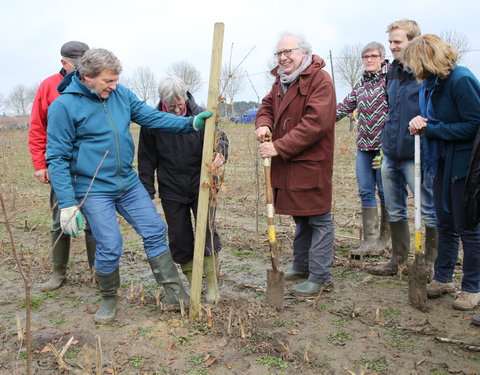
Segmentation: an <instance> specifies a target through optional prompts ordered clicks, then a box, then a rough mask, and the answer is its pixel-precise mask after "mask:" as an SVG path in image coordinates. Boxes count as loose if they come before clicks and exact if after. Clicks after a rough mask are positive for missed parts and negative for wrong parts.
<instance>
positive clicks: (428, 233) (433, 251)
mask: <svg viewBox="0 0 480 375" xmlns="http://www.w3.org/2000/svg"><path fill="white" fill-rule="evenodd" d="M437 254H438V231H437V228H436V227H426V228H425V271H426V272H427V283H430V282H431V281H432V279H433V273H434V270H433V266H434V264H435V260H436V259H437Z"/></svg>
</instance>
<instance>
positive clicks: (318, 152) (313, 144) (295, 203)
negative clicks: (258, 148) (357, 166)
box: [255, 55, 336, 216]
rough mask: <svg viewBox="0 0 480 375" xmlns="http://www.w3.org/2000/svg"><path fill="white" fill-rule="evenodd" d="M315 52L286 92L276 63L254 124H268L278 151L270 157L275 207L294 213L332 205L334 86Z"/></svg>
mask: <svg viewBox="0 0 480 375" xmlns="http://www.w3.org/2000/svg"><path fill="white" fill-rule="evenodd" d="M324 66H325V62H324V61H323V59H322V58H320V57H319V56H316V55H313V61H312V64H311V65H310V66H309V67H308V68H306V69H305V70H304V71H303V72H302V73H300V76H299V78H298V79H297V80H296V81H295V82H293V83H292V84H291V85H290V88H289V89H288V91H287V92H286V93H284V92H283V89H282V87H281V85H280V81H279V76H278V73H277V70H278V67H276V68H275V69H274V70H272V74H273V75H275V76H276V80H275V83H274V84H273V85H272V89H271V91H270V93H269V94H268V95H267V96H266V97H265V98H263V100H262V106H261V108H260V109H259V111H258V113H257V117H256V119H255V126H256V127H257V128H259V127H261V126H268V127H269V128H270V130H271V131H272V134H273V145H274V146H275V149H276V150H277V152H278V153H279V155H278V156H275V157H274V158H272V187H273V188H274V199H275V212H276V213H277V214H284V215H293V216H311V215H321V214H325V213H327V212H330V211H331V208H332V174H333V145H334V129H335V115H336V98H335V89H334V87H333V83H332V80H331V78H330V76H329V74H328V73H327V72H325V71H324V70H323V69H322V68H323V67H324Z"/></svg>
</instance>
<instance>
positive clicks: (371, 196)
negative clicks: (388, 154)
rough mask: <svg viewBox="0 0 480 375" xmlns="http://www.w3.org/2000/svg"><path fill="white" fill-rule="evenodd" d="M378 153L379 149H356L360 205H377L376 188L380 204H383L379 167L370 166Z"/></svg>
mask: <svg viewBox="0 0 480 375" xmlns="http://www.w3.org/2000/svg"><path fill="white" fill-rule="evenodd" d="M379 154H380V151H360V150H357V159H356V162H355V163H356V171H357V184H358V194H359V195H360V200H361V202H362V207H377V200H376V198H375V191H376V189H377V188H378V197H379V198H380V204H381V205H382V206H384V205H385V199H384V197H383V184H382V172H381V170H380V169H373V168H372V161H373V158H374V157H375V156H377V155H379Z"/></svg>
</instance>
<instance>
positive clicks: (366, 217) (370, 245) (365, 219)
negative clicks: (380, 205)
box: [350, 207, 380, 257]
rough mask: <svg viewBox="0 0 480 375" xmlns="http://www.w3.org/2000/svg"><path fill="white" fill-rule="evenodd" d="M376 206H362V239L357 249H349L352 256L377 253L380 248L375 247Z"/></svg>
mask: <svg viewBox="0 0 480 375" xmlns="http://www.w3.org/2000/svg"><path fill="white" fill-rule="evenodd" d="M377 222H378V215H377V207H362V229H363V240H362V243H361V244H360V247H359V248H358V249H354V250H352V251H351V253H350V254H351V256H352V257H364V256H369V255H378V254H379V253H380V250H378V249H377V248H376V246H375V245H376V241H377V233H378V232H377V226H378V223H377Z"/></svg>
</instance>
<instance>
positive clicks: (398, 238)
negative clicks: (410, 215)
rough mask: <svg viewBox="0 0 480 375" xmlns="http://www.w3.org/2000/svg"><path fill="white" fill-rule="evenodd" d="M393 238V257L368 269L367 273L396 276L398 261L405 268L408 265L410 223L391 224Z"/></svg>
mask: <svg viewBox="0 0 480 375" xmlns="http://www.w3.org/2000/svg"><path fill="white" fill-rule="evenodd" d="M390 233H391V236H392V257H391V258H390V261H389V262H387V263H383V264H380V265H378V266H373V267H369V268H367V269H366V270H367V272H368V273H371V274H372V275H378V276H394V275H396V274H397V273H398V260H399V259H400V263H401V264H402V265H403V266H406V265H407V261H408V251H409V249H410V229H409V227H408V221H396V222H391V223H390Z"/></svg>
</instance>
